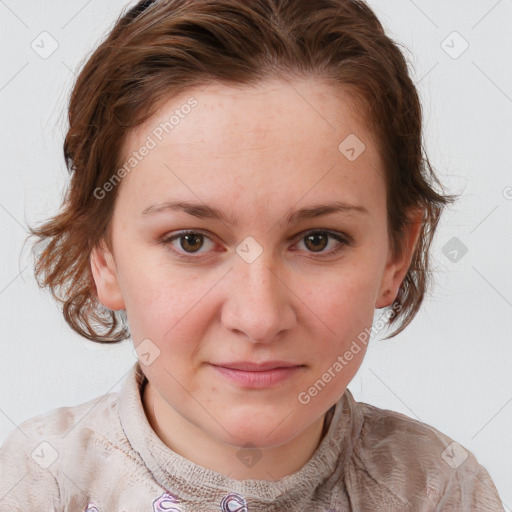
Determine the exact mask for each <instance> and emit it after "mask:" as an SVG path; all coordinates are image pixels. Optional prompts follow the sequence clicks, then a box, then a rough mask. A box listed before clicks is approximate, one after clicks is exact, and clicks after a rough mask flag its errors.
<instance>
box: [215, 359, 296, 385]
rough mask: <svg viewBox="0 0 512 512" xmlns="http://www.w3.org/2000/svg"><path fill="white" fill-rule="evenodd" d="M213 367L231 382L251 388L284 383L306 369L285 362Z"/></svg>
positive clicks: (216, 365) (231, 364) (228, 364)
mask: <svg viewBox="0 0 512 512" xmlns="http://www.w3.org/2000/svg"><path fill="white" fill-rule="evenodd" d="M211 366H212V367H213V368H214V369H215V370H216V371H217V372H218V373H219V374H220V375H221V376H223V377H224V378H226V379H227V380H229V381H230V382H232V383H235V384H237V385H239V386H242V387H249V388H264V387H269V386H272V385H274V384H277V383H279V382H283V381H285V380H287V379H289V378H290V377H292V376H294V375H296V374H297V373H298V371H299V370H300V369H302V368H304V367H305V366H304V365H299V364H296V363H290V362H284V361H268V362H265V363H252V362H245V361H243V362H230V363H219V364H213V363H211Z"/></svg>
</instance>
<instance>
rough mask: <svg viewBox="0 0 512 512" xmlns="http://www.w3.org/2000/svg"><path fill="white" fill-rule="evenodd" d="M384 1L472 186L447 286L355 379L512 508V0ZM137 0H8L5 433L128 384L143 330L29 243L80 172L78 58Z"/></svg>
mask: <svg viewBox="0 0 512 512" xmlns="http://www.w3.org/2000/svg"><path fill="white" fill-rule="evenodd" d="M369 3H370V5H371V6H372V7H373V8H374V9H375V11H376V13H377V15H378V16H379V18H380V20H381V21H382V23H383V24H384V26H385V28H386V29H387V30H388V33H389V35H390V36H391V37H392V38H393V39H394V40H395V41H397V42H400V43H402V44H404V45H405V46H406V47H407V48H408V49H409V50H410V51H409V52H407V53H406V55H407V58H408V59H409V60H410V62H411V65H412V73H413V76H414V79H415V82H416V83H417V86H418V89H419V92H420V94H421V97H422V101H423V106H424V112H425V130H426V139H425V140H426V150H427V154H428V155H429V157H430V159H431V162H432V164H433V165H434V167H435V168H436V169H437V171H438V173H439V176H440V178H441V180H442V181H443V183H444V184H445V185H446V186H447V188H448V191H449V192H455V193H461V194H462V196H461V199H460V200H459V201H458V202H457V203H456V204H455V205H454V206H453V207H451V208H450V209H449V210H447V211H446V212H445V215H444V218H443V219H442V221H441V225H440V228H439V230H438V234H437V237H436V239H435V241H434V244H433V247H432V253H433V266H434V270H435V272H436V277H435V286H434V288H433V291H432V294H431V295H430V296H429V297H428V298H427V299H426V301H425V303H424V305H423V307H422V310H421V311H420V313H419V314H418V315H417V317H416V318H415V319H414V321H413V323H412V324H411V325H410V326H409V327H408V328H406V330H405V331H404V332H403V333H401V334H400V335H398V336H397V337H396V338H394V339H392V340H388V341H381V340H379V336H377V337H376V338H375V339H374V340H373V341H372V343H371V344H370V346H369V349H368V353H367V356H366V359H365V360H364V362H363V365H362V367H361V369H360V370H359V373H358V374H357V375H356V377H355V378H354V380H353V381H352V382H351V383H350V385H349V389H350V390H351V391H352V393H353V394H354V396H355V398H356V399H357V400H359V401H363V402H367V403H370V404H373V405H376V406H378V407H381V408H384V409H393V410H396V411H399V412H402V413H404V414H406V415H408V416H410V417H412V418H415V419H418V420H420V421H422V422H425V423H428V424H430V425H432V426H434V427H436V428H437V429H439V430H441V431H442V432H444V433H445V434H447V435H449V436H450V437H452V438H453V439H454V440H456V441H458V442H459V443H460V444H461V445H462V446H464V447H466V448H468V449H469V450H471V451H472V452H473V453H474V454H475V456H476V457H477V459H478V460H479V462H480V463H481V464H482V465H484V466H485V467H486V468H487V470H488V471H489V473H490V474H491V477H492V478H493V479H494V481H495V483H496V486H497V488H498V491H499V492H500V494H501V497H502V499H503V501H504V506H505V510H506V511H507V512H510V511H511V510H512V509H511V506H512V488H511V486H510V482H511V481H512V462H511V460H512V437H511V436H510V432H511V431H512V429H511V427H512V376H511V372H510V362H511V361H512V343H511V334H510V326H509V322H510V321H511V319H512V270H511V264H510V263H511V261H512V258H511V257H512V236H511V235H512V229H511V221H512V164H511V156H512V155H511V152H512V151H511V150H512V58H511V57H510V55H511V51H512V32H511V31H510V24H511V22H512V0H500V1H496V0H478V1H476V0H472V1H468V0H457V1H454V0H451V1H447V0H436V1H432V0H428V1H427V0H415V1H412V0H393V1H390V0H385V1H384V0H371V1H369ZM125 5H126V2H125V1H121V0H109V1H108V2H106V1H100V0H89V1H86V0H67V1H65V2H64V1H60V2H57V1H49V0H45V1H44V2H39V1H35V0H32V1H28V0H19V1H15V0H0V38H1V44H0V53H1V63H2V65H1V67H0V108H1V117H0V130H1V132H0V140H1V143H2V152H1V155H2V160H1V168H2V171H1V172H2V186H1V189H0V223H1V226H2V235H3V236H2V237H1V239H0V244H1V254H2V265H1V268H0V310H1V315H2V317H1V320H2V329H3V335H2V341H1V347H2V354H1V360H2V372H1V373H0V390H1V391H0V442H2V441H3V440H4V439H5V437H6V436H7V435H8V433H9V432H11V431H12V430H13V429H14V428H15V425H16V424H19V423H20V422H21V421H23V420H25V419H26V418H29V417H31V416H34V415H36V414H39V413H42V412H45V411H47V410H49V409H52V408H55V407H60V406H65V405H74V404H78V403H81V402H84V401H87V400H90V399H92V398H95V397H99V396H100V395H104V394H105V393H108V392H112V391H117V390H118V389H119V385H120V383H121V382H122V380H123V379H124V377H125V375H126V372H127V371H128V369H129V368H130V367H131V365H132V364H133V363H134V362H135V357H134V355H133V352H132V347H131V345H130V343H129V342H126V343H124V344H120V345H112V346H106V347H105V346H100V345H98V344H94V343H91V342H89V341H87V340H85V339H82V338H80V337H79V336H78V335H76V334H75V333H74V332H73V331H72V330H71V329H70V328H69V327H68V326H67V324H66V323H65V321H64V319H63V317H62V315H61V313H60V311H59V309H58V307H57V305H56V304H55V303H54V302H53V299H52V298H51V297H50V295H49V294H48V293H47V292H43V291H40V290H39V289H38V288H37V286H36V283H35V280H34V277H33V273H32V267H31V260H30V258H29V249H30V246H29V244H26V245H25V247H23V243H24V240H25V237H26V235H27V231H26V224H27V223H29V224H31V225H34V224H35V223H37V222H40V221H42V220H44V219H46V218H47V217H49V216H51V215H53V214H55V213H56V212H57V211H58V209H59V205H60V202H61V199H62V194H63V191H64V187H65V185H66V183H67V178H68V175H67V171H66V168H65V166H64V160H63V155H62V142H63V137H64V133H65V126H66V112H65V108H66V103H67V98H68V94H69V92H70V88H71V86H72V83H73V80H74V78H75V74H76V72H77V70H78V69H79V67H80V66H81V64H82V63H83V61H84V59H85V58H86V57H87V56H88V55H89V54H90V52H91V51H92V50H93V48H94V47H95V45H96V44H97V43H98V42H99V39H100V38H101V37H102V36H103V35H104V34H106V32H107V31H108V29H109V28H110V27H111V24H112V23H113V22H114V20H115V18H116V17H117V15H118V14H119V13H120V12H121V9H122V8H123V7H124V6H125ZM44 31H46V32H47V33H48V34H50V36H48V35H45V34H43V35H41V33H42V32H44ZM454 32H457V34H454ZM53 40H55V41H56V43H53V42H52V41H53ZM43 44H44V48H43ZM51 44H58V47H57V48H56V49H55V51H54V52H53V53H52V54H51V55H49V56H48V55H41V53H43V52H44V51H47V52H48V51H50V50H51V49H52V47H51ZM466 45H469V46H468V47H467V49H466V50H465V51H462V50H464V48H465V46H466ZM33 47H36V48H38V52H39V53H38V52H37V51H35V49H34V48H33ZM43 57H44V58H43ZM464 247H465V248H466V249H467V252H466V253H465V254H463V250H464ZM22 249H23V250H22ZM454 250H455V251H456V252H454ZM381 337H383V336H381Z"/></svg>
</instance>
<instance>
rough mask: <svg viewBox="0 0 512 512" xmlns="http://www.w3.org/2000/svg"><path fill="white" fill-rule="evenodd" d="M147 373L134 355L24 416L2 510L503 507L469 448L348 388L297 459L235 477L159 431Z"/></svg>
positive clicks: (6, 474)
mask: <svg viewBox="0 0 512 512" xmlns="http://www.w3.org/2000/svg"><path fill="white" fill-rule="evenodd" d="M145 383H146V380H145V377H144V375H143V373H142V371H141V369H140V366H139V364H138V363H136V364H135V365H134V367H133V368H132V370H131V372H130V374H129V376H128V377H127V379H126V380H125V382H124V384H123V387H122V389H121V391H120V392H119V393H110V394H108V395H105V396H103V397H100V398H99V399H94V400H91V401H89V402H86V403H84V404H80V405H77V406H73V407H61V408H58V409H54V410H52V411H49V412H47V413H45V414H42V415H39V416H36V417H34V418H30V419H28V420H26V421H25V422H23V423H22V424H21V425H20V426H19V428H18V429H16V430H15V431H13V432H12V434H11V435H10V436H9V437H8V438H7V440H6V441H5V443H4V444H3V446H2V448H1V449H0V512H27V511H29V510H45V511H52V512H143V511H144V512H151V511H152V512H163V511H165V512H178V511H179V512H203V511H204V512H212V511H217V512H288V511H289V512H292V511H293V512H302V511H308V512H342V511H343V512H367V511H371V512H396V511H401V512H484V511H485V512H504V508H503V505H502V504H501V500H500V498H499V495H498V492H497V490H496V488H495V486H494V483H493V481H492V479H491V477H490V475H489V473H488V472H487V470H486V469H485V468H484V467H483V466H482V465H480V464H479V463H478V461H477V460H476V458H475V456H474V455H473V454H472V453H471V452H470V451H469V450H467V449H466V448H465V447H463V446H461V445H460V444H458V443H457V442H455V441H454V440H452V439H450V438H449V437H448V436H446V435H444V434H443V433H441V432H439V431H438V430H436V429H435V428H434V427H432V426H430V425H427V424H425V423H421V422H419V421H416V420H414V419H412V418H409V417H407V416H405V415H403V414H400V413H397V412H394V411H389V410H383V409H379V408H378V407H375V406H372V405H369V404H365V403H361V402H356V401H355V400H354V398H353V396H352V394H351V393H350V391H349V390H348V389H347V390H346V391H345V393H344V394H343V396H342V397H341V398H340V400H339V401H338V402H337V403H336V405H335V407H334V408H333V409H332V414H331V415H330V421H329V419H328V420H327V421H326V424H325V429H324V432H325V435H324V436H323V438H322V440H321V442H320V444H319V446H318V447H317V449H316V451H315V452H314V453H313V455H312V457H311V458H310V460H309V461H308V462H307V463H306V464H305V465H304V466H303V467H302V468H301V469H300V470H299V471H297V472H296V473H293V474H291V475H288V476H286V477H283V478H281V479H279V480H275V481H270V480H242V481H238V480H234V479H232V478H229V477H228V476H226V475H223V474H221V473H217V472H215V471H211V470H209V469H207V468H204V467H202V466H199V465H197V464H195V463H193V462H192V461H190V460H188V459H186V458H184V457H182V456H180V455H179V454H178V453H176V452H174V451H173V450H171V449H170V448H169V447H168V446H166V445H165V444H164V443H163V442H162V441H161V439H160V438H159V437H158V436H157V435H156V433H155V432H154V431H153V429H152V428H151V425H150V424H149V422H148V420H147V418H146V416H145V413H144V407H143V404H142V400H141V396H142V393H143V390H144V385H145Z"/></svg>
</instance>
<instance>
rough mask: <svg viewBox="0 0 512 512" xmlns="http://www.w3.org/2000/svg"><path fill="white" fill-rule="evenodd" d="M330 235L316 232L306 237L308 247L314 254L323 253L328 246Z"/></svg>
mask: <svg viewBox="0 0 512 512" xmlns="http://www.w3.org/2000/svg"><path fill="white" fill-rule="evenodd" d="M328 239H329V235H328V234H327V233H323V232H322V231H316V232H315V233H312V234H310V235H307V236H305V237H304V240H305V241H306V247H307V248H308V249H310V250H312V251H313V252H317V251H318V252H321V251H323V250H324V249H325V248H326V247H327V244H328V241H329V240H328Z"/></svg>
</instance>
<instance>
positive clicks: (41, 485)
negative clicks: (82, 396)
mask: <svg viewBox="0 0 512 512" xmlns="http://www.w3.org/2000/svg"><path fill="white" fill-rule="evenodd" d="M117 395H118V393H109V394H106V395H103V396H100V397H97V398H94V399H92V400H89V401H87V402H84V403H82V404H79V405H75V406H67V407H59V408H56V409H52V410H49V411H47V412H44V413H42V414H39V415H37V416H33V417H31V418H29V419H27V420H25V421H23V422H22V423H20V424H19V425H18V426H17V427H16V428H15V429H14V430H13V431H12V432H11V433H10V434H9V436H8V437H7V438H6V440H5V441H4V443H3V444H2V446H1V447H0V509H2V510H4V509H3V508H2V507H4V506H6V505H10V507H11V508H10V510H22V509H23V507H21V508H19V507H20V505H22V504H29V503H30V504H33V503H36V500H37V502H38V503H40V504H41V507H42V508H45V509H51V510H61V508H60V489H59V483H58V481H59V480H60V478H59V476H60V475H59V473H61V472H62V471H63V467H64V466H65V464H66V461H67V460H68V457H66V456H65V455H66V454H69V453H73V452H75V453H76V454H77V455H79V453H78V452H80V451H82V453H85V451H87V450H89V449H90V448H91V445H93V444H97V443H98V436H97V435H96V432H101V433H102V434H101V437H105V438H106V439H108V438H109V437H112V438H114V437H115V432H114V430H115V429H116V425H119V420H118V413H117V400H116V398H117ZM119 428H120V427H119ZM109 432H111V434H112V435H109ZM75 460H76V459H75ZM42 497H43V498H42ZM41 500H43V501H41Z"/></svg>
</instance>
